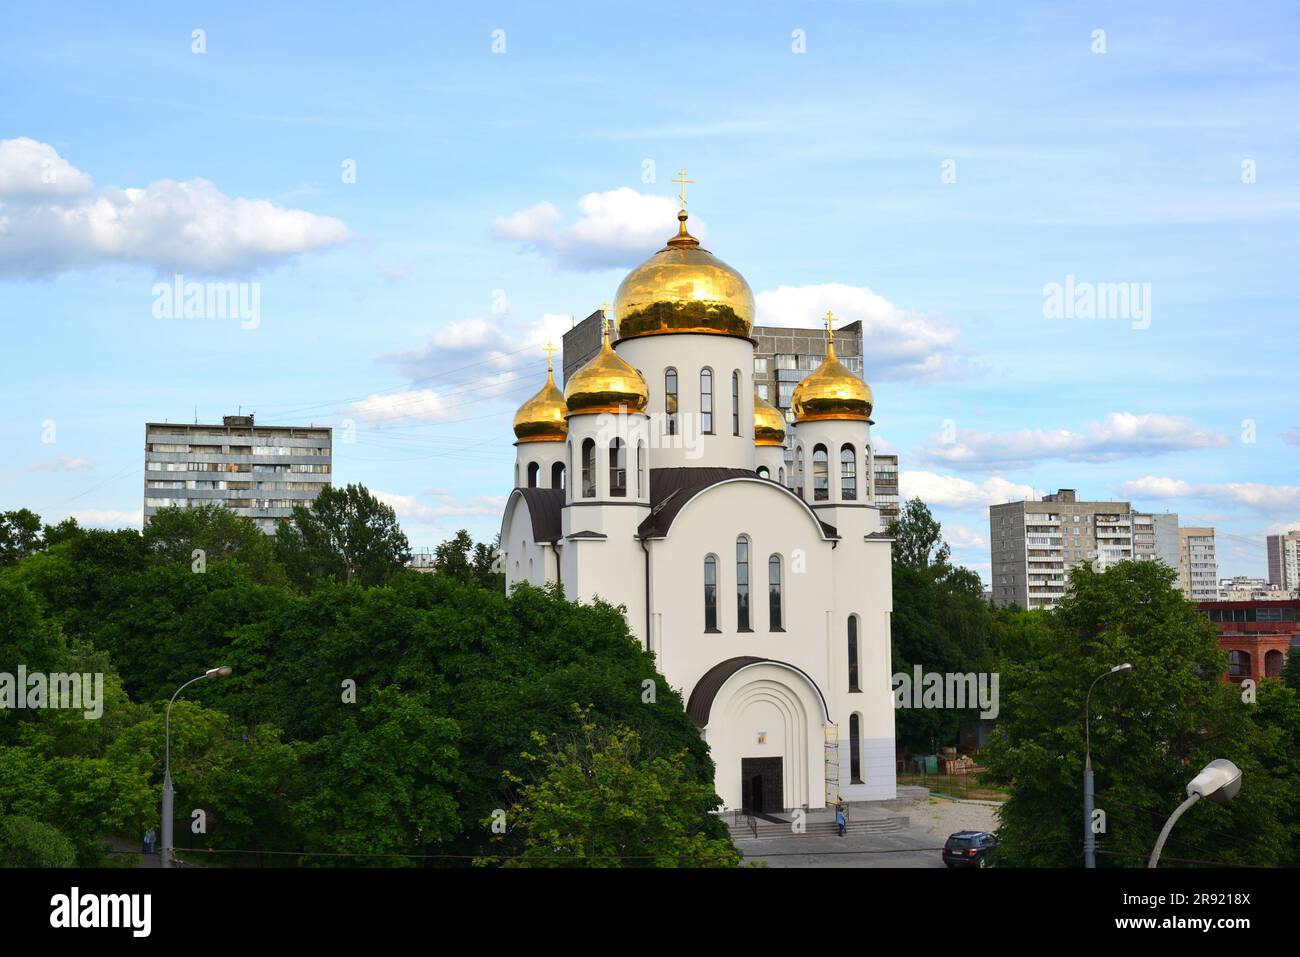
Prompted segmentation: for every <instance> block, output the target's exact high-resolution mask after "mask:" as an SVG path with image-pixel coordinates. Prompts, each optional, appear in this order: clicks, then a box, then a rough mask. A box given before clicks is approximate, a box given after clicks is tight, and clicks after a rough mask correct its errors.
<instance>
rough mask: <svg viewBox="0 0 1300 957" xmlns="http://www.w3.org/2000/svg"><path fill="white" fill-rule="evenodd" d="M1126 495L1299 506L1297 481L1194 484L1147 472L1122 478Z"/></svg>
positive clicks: (1262, 507)
mask: <svg viewBox="0 0 1300 957" xmlns="http://www.w3.org/2000/svg"><path fill="white" fill-rule="evenodd" d="M1118 492H1119V494H1120V495H1123V496H1125V497H1129V498H1135V499H1136V498H1191V499H1200V500H1202V501H1208V502H1217V503H1220V504H1223V505H1237V506H1241V507H1244V508H1249V509H1253V510H1254V511H1257V512H1264V513H1273V512H1294V511H1295V510H1297V509H1300V485H1265V484H1263V483H1260V482H1221V483H1207V484H1201V485H1194V484H1192V483H1190V482H1184V481H1182V480H1181V479H1174V478H1166V477H1160V476H1155V475H1147V476H1144V477H1143V478H1139V479H1135V480H1134V481H1132V482H1125V483H1124V484H1123V485H1121V486H1120V487H1119V489H1118Z"/></svg>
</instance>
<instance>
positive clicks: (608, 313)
mask: <svg viewBox="0 0 1300 957" xmlns="http://www.w3.org/2000/svg"><path fill="white" fill-rule="evenodd" d="M612 316H613V310H612V309H610V308H609V300H608V299H606V300H605V301H604V302H602V303H601V304H600V329H601V331H602V332H603V333H604V334H605V338H606V339H608V338H609V324H610V323H611V322H612V321H613V318H612Z"/></svg>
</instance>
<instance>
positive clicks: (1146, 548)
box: [1133, 512, 1178, 571]
mask: <svg viewBox="0 0 1300 957" xmlns="http://www.w3.org/2000/svg"><path fill="white" fill-rule="evenodd" d="M1133 558H1134V559H1136V560H1137V561H1140V562H1150V561H1161V562H1164V563H1165V564H1166V565H1168V566H1169V567H1170V568H1172V569H1174V570H1175V571H1177V569H1178V516H1177V515H1175V514H1173V513H1172V512H1161V513H1150V512H1134V513H1133Z"/></svg>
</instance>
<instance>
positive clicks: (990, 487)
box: [899, 470, 1042, 510]
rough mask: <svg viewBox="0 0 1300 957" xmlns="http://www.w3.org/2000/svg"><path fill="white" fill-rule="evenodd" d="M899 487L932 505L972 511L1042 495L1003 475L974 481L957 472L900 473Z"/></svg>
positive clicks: (907, 497)
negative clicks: (960, 475)
mask: <svg viewBox="0 0 1300 957" xmlns="http://www.w3.org/2000/svg"><path fill="white" fill-rule="evenodd" d="M899 489H900V491H901V493H902V496H903V498H905V499H910V498H919V499H921V500H922V501H923V502H925V503H926V504H927V505H929V506H931V507H935V506H938V507H941V508H955V509H970V510H982V509H985V508H987V507H988V506H990V505H999V504H1001V503H1002V502H1020V501H1027V500H1032V499H1036V498H1039V497H1040V496H1041V494H1042V493H1041V492H1039V491H1037V490H1036V489H1034V487H1033V486H1032V485H1022V484H1019V483H1016V482H1008V481H1007V480H1006V479H1003V478H997V477H994V478H990V479H985V480H984V481H983V482H972V481H969V480H968V479H964V478H958V477H957V476H955V475H939V474H936V473H935V472H918V471H911V470H907V471H903V472H902V473H901V474H900V475H899Z"/></svg>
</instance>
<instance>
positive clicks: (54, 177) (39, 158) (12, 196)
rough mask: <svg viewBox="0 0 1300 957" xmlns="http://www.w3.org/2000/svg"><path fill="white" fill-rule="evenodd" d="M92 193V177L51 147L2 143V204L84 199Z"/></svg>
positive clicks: (30, 141)
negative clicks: (21, 201) (71, 197)
mask: <svg viewBox="0 0 1300 957" xmlns="http://www.w3.org/2000/svg"><path fill="white" fill-rule="evenodd" d="M92 189H94V184H93V183H92V182H91V180H90V177H89V176H87V175H86V174H85V173H83V172H82V171H81V170H79V169H77V168H76V167H75V166H73V165H72V164H71V163H69V162H68V161H67V160H65V159H64V158H63V157H62V156H60V155H59V154H58V152H57V151H56V150H55V149H54V147H53V146H50V145H49V144H48V143H41V142H39V141H38V140H33V139H29V138H28V137H26V136H20V137H18V138H17V139H12V140H0V201H3V200H30V199H36V200H40V199H46V200H48V199H54V198H58V197H68V196H83V195H85V194H87V193H89V192H91V190H92Z"/></svg>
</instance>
